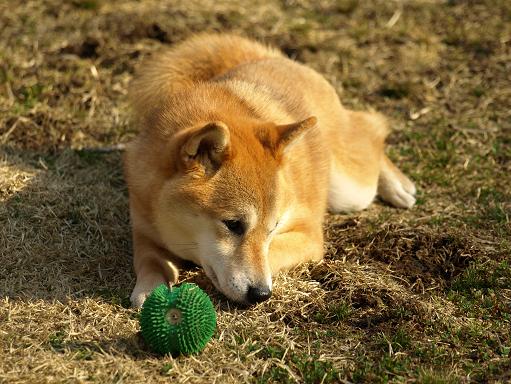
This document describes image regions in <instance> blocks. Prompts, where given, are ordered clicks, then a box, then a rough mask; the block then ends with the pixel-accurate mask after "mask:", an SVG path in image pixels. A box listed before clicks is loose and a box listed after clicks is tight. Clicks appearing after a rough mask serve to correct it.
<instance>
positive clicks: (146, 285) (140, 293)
mask: <svg viewBox="0 0 511 384" xmlns="http://www.w3.org/2000/svg"><path fill="white" fill-rule="evenodd" d="M165 283H166V282H165V281H164V280H163V279H148V280H145V281H139V280H137V284H136V285H135V288H134V289H133V292H132V293H131V297H130V301H131V306H132V307H133V308H142V305H143V304H144V301H145V299H147V296H149V295H150V294H151V292H152V290H153V289H154V288H156V287H157V286H158V285H160V284H165Z"/></svg>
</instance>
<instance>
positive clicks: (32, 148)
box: [0, 0, 511, 383]
mask: <svg viewBox="0 0 511 384" xmlns="http://www.w3.org/2000/svg"><path fill="white" fill-rule="evenodd" d="M510 21H511V6H510V4H509V2H508V1H505V0H499V1H489V0H482V1H475V2H463V1H420V0H417V1H410V2H403V3H396V2H384V1H376V0H375V1H367V2H361V1H356V0H342V1H319V2H318V1H309V0H299V1H287V0H282V1H280V0H269V1H265V2H255V3H254V2H245V1H241V2H228V1H215V2H212V1H210V0H198V1H196V2H189V1H181V0H175V1H172V2H158V1H154V0H148V1H144V2H141V1H135V0H120V1H116V2H107V1H101V0H69V1H56V0H45V1H26V2H23V4H20V3H19V2H14V1H12V0H7V1H4V2H2V3H1V4H0V25H2V29H1V31H2V39H0V260H1V263H0V324H2V326H1V327H0V382H9V383H11V382H12V383H33V382H65V383H83V382H85V383H89V382H90V383H92V382H112V383H139V382H151V383H159V382H161V383H163V382H169V381H173V382H178V383H179V382H183V383H184V382H220V383H224V382H225V383H228V382H231V383H239V382H251V383H286V382H288V383H294V382H300V383H337V382H344V383H346V382H356V383H365V382H375V383H387V382H396V383H397V382H399V383H408V382H419V383H459V382H481V383H483V382H484V383H486V382H489V383H507V382H509V381H510V380H511V374H510V372H511V364H510V354H511V337H510V332H509V329H510V327H511V307H510V303H511V263H510V259H509V255H510V254H511V241H510V238H511V237H510V235H511V224H510V214H511V195H510V193H509V191H510V190H511V177H509V176H508V175H509V174H510V173H511V152H510V148H511V147H510V144H511V112H510V111H511V108H510V102H509V100H510V99H511V91H510V88H509V65H508V64H507V63H508V62H509V57H510V55H511V45H510V41H511V22H510ZM202 30H215V31H218V30H230V31H234V32H238V33H242V34H245V35H248V36H251V37H255V38H258V39H261V40H263V41H266V42H268V43H271V44H273V45H276V46H278V47H280V48H281V49H282V50H283V51H284V52H286V53H287V54H288V55H289V56H291V57H293V58H295V59H296V60H299V61H301V62H305V63H307V64H308V65H310V66H311V67H313V68H315V69H316V70H318V71H320V72H321V73H323V74H324V75H325V77H326V78H327V79H328V80H329V81H330V82H331V83H332V84H333V85H334V86H335V87H336V88H337V90H338V92H339V94H340V95H341V98H342V100H343V103H344V104H345V105H347V106H348V107H350V108H367V107H373V108H375V109H377V110H379V111H381V112H383V113H384V114H386V115H387V116H389V119H390V121H391V124H392V126H393V133H392V135H391V136H390V137H389V140H388V141H389V150H388V152H389V155H390V156H391V157H392V159H393V160H394V161H395V162H396V163H398V164H399V166H400V167H401V168H402V169H403V170H404V171H405V172H406V173H407V174H409V175H410V176H411V177H412V178H413V179H414V180H415V181H416V183H417V186H418V189H419V192H418V193H419V195H418V197H419V198H418V203H417V205H416V207H415V208H413V209H412V210H409V211H402V210H396V209H393V208H391V207H388V206H386V205H384V204H382V203H380V202H376V203H375V204H373V206H371V207H370V208H369V209H367V210H366V211H364V212H361V213H357V214H353V215H328V216H327V218H326V222H325V235H326V241H325V250H326V257H325V260H324V261H323V262H322V263H320V264H316V265H304V266H301V267H299V268H297V269H296V270H293V271H291V272H289V273H286V274H282V275H279V276H278V277H277V279H276V281H275V291H274V295H273V297H272V299H271V300H270V301H268V302H265V303H262V304H260V305H258V306H256V307H253V308H249V309H240V308H236V307H234V306H232V304H231V303H229V302H227V301H226V299H225V298H224V297H223V296H222V295H220V294H219V293H218V292H216V291H215V290H214V288H213V287H212V285H211V283H209V281H208V280H207V278H206V277H205V275H204V274H203V272H202V271H201V270H198V269H192V270H190V271H185V272H184V273H183V275H182V280H183V281H184V280H187V281H194V282H196V283H198V284H199V285H201V286H202V287H203V288H204V289H205V290H206V291H207V292H208V294H210V296H211V297H212V300H213V302H214V304H215V306H216V309H217V314H218V330H217V332H216V334H215V336H214V337H213V340H212V341H211V342H210V343H209V344H208V346H207V347H206V349H205V351H204V352H203V353H202V354H200V355H199V356H196V357H188V358H187V357H179V358H172V357H169V356H166V357H158V356H156V355H154V354H153V353H151V351H149V350H148V349H147V347H146V346H145V344H144V342H143V340H142V339H141V337H140V335H139V325H138V313H137V311H135V310H133V309H131V308H130V307H129V299H128V298H129V294H130V290H131V289H132V288H133V285H134V274H133V271H132V267H131V252H132V251H131V239H130V227H129V217H128V197H127V192H126V188H125V185H124V179H123V174H122V153H121V152H120V151H117V150H107V151H100V150H94V149H98V148H114V147H115V145H117V144H119V143H126V142H128V141H129V140H130V139H131V138H132V137H133V136H134V134H135V130H134V127H133V126H132V125H131V123H130V119H129V110H128V107H127V102H126V91H127V86H128V84H129V81H130V79H131V78H132V77H133V74H134V71H135V68H136V67H137V65H138V64H139V62H140V61H141V60H142V59H143V58H144V57H146V56H148V55H150V54H151V53H152V52H154V51H156V50H158V49H160V48H163V47H165V46H167V45H170V44H173V43H174V42H177V41H180V40H182V39H184V38H186V37H187V36H189V35H190V34H191V33H193V32H197V31H202ZM91 148H92V149H93V150H91Z"/></svg>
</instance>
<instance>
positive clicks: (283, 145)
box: [258, 116, 317, 158]
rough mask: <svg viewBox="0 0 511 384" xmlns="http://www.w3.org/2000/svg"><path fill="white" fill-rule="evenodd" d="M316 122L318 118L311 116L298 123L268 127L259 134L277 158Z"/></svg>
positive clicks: (262, 141) (263, 142)
mask: <svg viewBox="0 0 511 384" xmlns="http://www.w3.org/2000/svg"><path fill="white" fill-rule="evenodd" d="M316 123H317V119H316V118H315V117H314V116H311V117H309V118H307V119H305V120H302V121H299V122H297V123H292V124H285V125H277V126H275V125H274V126H271V127H267V128H265V129H263V130H260V131H259V132H258V135H259V139H260V140H261V143H262V144H263V145H264V146H265V147H267V148H269V149H270V150H271V151H272V152H273V154H274V156H275V157H276V158H280V157H281V156H282V155H283V154H285V153H286V152H287V151H288V150H289V149H290V148H292V146H293V144H294V143H296V142H297V141H298V140H299V139H300V137H302V136H303V135H304V134H305V133H306V132H307V131H309V130H310V129H311V128H313V127H314V126H315V125H316Z"/></svg>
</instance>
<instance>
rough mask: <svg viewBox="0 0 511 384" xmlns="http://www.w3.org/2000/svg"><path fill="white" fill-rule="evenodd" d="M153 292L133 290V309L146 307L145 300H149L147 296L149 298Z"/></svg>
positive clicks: (131, 298) (131, 299)
mask: <svg viewBox="0 0 511 384" xmlns="http://www.w3.org/2000/svg"><path fill="white" fill-rule="evenodd" d="M150 293H151V292H136V291H135V290H133V293H132V294H131V297H130V301H131V306H132V307H133V308H142V305H144V301H145V299H147V296H149V294H150Z"/></svg>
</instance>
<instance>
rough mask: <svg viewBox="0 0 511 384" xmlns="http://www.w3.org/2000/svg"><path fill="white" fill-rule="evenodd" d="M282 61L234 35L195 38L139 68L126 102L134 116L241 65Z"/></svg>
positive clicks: (275, 52)
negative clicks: (128, 102) (128, 100)
mask: <svg viewBox="0 0 511 384" xmlns="http://www.w3.org/2000/svg"><path fill="white" fill-rule="evenodd" d="M274 57H283V55H282V53H280V51H278V50H276V49H273V48H270V47H267V46H264V45H262V44H260V43H258V42H255V41H251V40H247V39H244V38H241V37H239V36H236V35H226V34H204V33H202V34H197V35H195V36H194V37H192V38H190V39H188V40H186V41H184V42H182V43H180V44H177V45H176V46H174V47H172V48H171V49H169V50H166V51H164V52H162V53H159V54H157V55H156V56H154V57H151V58H150V59H149V60H146V61H144V62H143V63H142V65H141V69H142V70H141V71H140V76H138V77H137V78H136V79H135V80H134V81H133V82H132V84H131V87H130V99H131V101H132V104H133V106H134V108H135V112H136V113H137V114H144V113H145V112H146V111H148V110H150V109H151V107H152V106H154V105H157V104H159V103H161V102H162V101H163V100H165V99H166V98H167V97H169V96H170V95H172V94H173V93H175V92H178V91H180V90H182V89H183V88H187V87H191V86H193V85H194V84H197V83H201V82H204V81H207V80H210V79H212V78H214V77H217V76H220V75H222V74H224V73H225V72H227V71H229V70H230V69H232V68H235V67H237V66H239V65H241V64H244V63H249V62H254V61H258V60H263V59H267V58H274Z"/></svg>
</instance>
